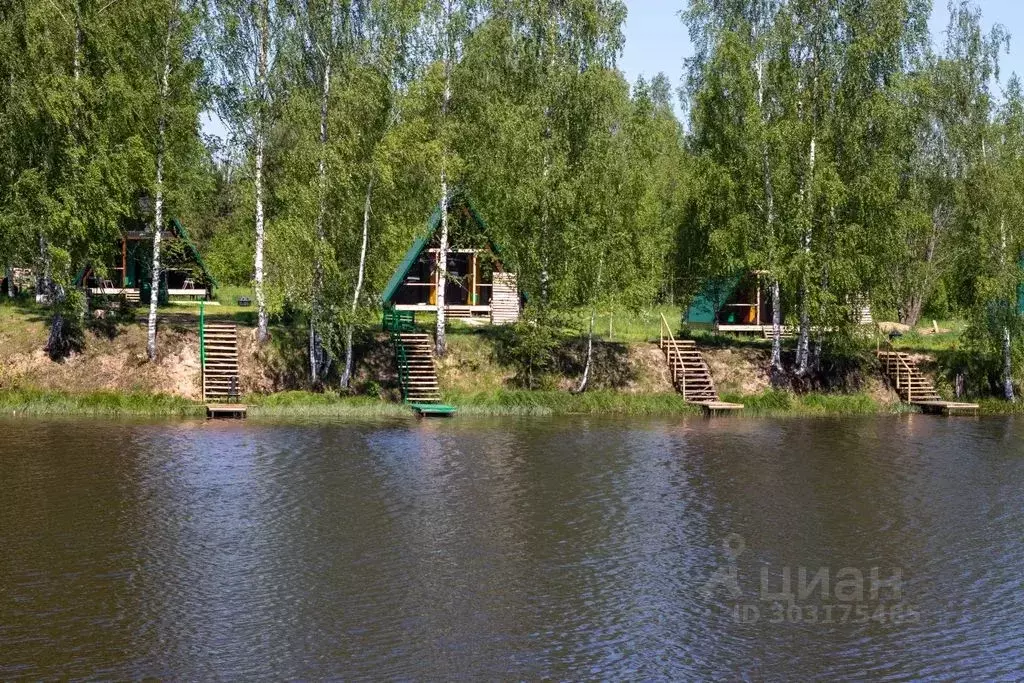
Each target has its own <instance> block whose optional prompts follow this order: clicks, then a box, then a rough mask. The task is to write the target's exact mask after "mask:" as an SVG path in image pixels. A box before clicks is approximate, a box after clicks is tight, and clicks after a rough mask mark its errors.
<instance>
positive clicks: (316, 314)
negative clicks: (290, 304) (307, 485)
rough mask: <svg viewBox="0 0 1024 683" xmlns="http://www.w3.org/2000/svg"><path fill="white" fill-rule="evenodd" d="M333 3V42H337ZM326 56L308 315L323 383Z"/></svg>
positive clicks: (315, 370) (313, 359)
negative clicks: (314, 244) (310, 295)
mask: <svg viewBox="0 0 1024 683" xmlns="http://www.w3.org/2000/svg"><path fill="white" fill-rule="evenodd" d="M333 17H334V3H333V2H332V3H331V41H330V42H331V43H332V44H333V42H334V20H333ZM330 47H331V46H330V45H329V46H328V49H327V51H326V53H325V55H324V70H323V84H322V87H321V90H320V159H319V160H318V162H317V180H318V183H317V185H318V194H319V196H318V198H317V199H318V202H319V205H318V207H317V213H316V248H315V249H314V250H313V293H312V294H313V295H312V297H311V298H310V316H309V381H310V383H311V384H312V385H313V386H316V385H318V384H319V383H320V381H321V379H322V375H323V373H324V365H325V363H324V360H325V355H326V354H325V352H324V345H323V336H322V334H321V331H320V330H321V326H322V325H323V320H322V318H323V289H324V261H323V258H324V255H323V252H324V247H325V244H326V241H327V238H326V232H325V228H324V220H325V217H326V215H327V141H328V129H327V123H328V120H327V113H328V104H329V101H330V94H331V49H330Z"/></svg>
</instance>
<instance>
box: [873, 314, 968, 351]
mask: <svg viewBox="0 0 1024 683" xmlns="http://www.w3.org/2000/svg"><path fill="white" fill-rule="evenodd" d="M938 324H939V329H944V330H949V332H942V333H940V334H921V332H919V331H918V329H926V328H928V327H930V325H931V321H930V320H929V321H922V324H921V325H919V327H918V329H914V330H910V331H909V332H906V333H904V334H903V335H902V336H899V337H896V338H895V339H893V340H892V346H893V348H895V349H899V350H901V351H925V352H928V351H950V350H953V349H956V348H958V347H959V345H960V338H961V336H962V335H963V332H964V330H965V329H966V327H967V323H965V322H964V321H962V320H939V321H938Z"/></svg>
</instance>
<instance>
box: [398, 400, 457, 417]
mask: <svg viewBox="0 0 1024 683" xmlns="http://www.w3.org/2000/svg"><path fill="white" fill-rule="evenodd" d="M409 407H410V408H412V409H413V410H415V411H416V413H417V414H419V415H420V416H421V417H451V416H452V415H454V414H455V413H456V411H457V410H458V408H456V407H455V406H448V405H444V404H443V403H410V404H409Z"/></svg>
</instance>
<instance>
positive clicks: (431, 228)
mask: <svg viewBox="0 0 1024 683" xmlns="http://www.w3.org/2000/svg"><path fill="white" fill-rule="evenodd" d="M458 204H465V206H466V208H467V209H469V215H470V217H471V218H472V219H473V221H474V222H475V223H476V224H477V227H479V228H480V232H482V233H483V235H484V237H486V238H487V244H488V246H490V248H491V251H493V252H494V253H495V254H497V255H498V256H501V249H500V248H499V247H498V245H497V244H495V243H494V240H492V239H491V237H490V235H488V234H487V233H488V228H487V223H486V222H485V221H484V219H483V218H481V216H480V213H479V212H478V211H477V210H476V207H475V206H473V202H472V201H471V200H470V199H469V197H466V196H465V195H457V196H454V197H452V198H451V200H450V201H449V202H448V208H449V210H451V208H452V207H453V206H457V205H458ZM440 226H441V207H440V206H435V207H434V211H433V212H432V213H431V214H430V218H429V219H428V220H427V231H426V234H424V235H422V236H420V237H419V238H417V240H416V241H415V242H413V244H412V246H411V247H409V251H407V252H405V256H404V257H403V258H402V261H401V263H399V264H398V267H397V268H395V272H394V273H392V275H391V279H390V280H388V284H387V285H386V286H385V287H384V292H383V294H381V297H380V300H381V303H385V304H386V303H388V302H390V301H391V299H392V297H394V296H395V293H396V292H398V288H399V287H401V286H402V282H403V281H404V280H405V276H406V275H408V274H409V270H410V269H411V268H412V266H413V264H414V263H416V259H418V258H419V257H420V254H421V253H423V250H424V249H425V248H426V246H427V245H428V244H429V243H430V239H431V238H432V237H433V236H434V233H435V232H437V229H438V228H439V227H440Z"/></svg>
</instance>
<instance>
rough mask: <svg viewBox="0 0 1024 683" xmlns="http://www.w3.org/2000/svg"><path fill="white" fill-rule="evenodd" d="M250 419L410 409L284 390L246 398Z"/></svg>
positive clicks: (407, 411)
mask: <svg viewBox="0 0 1024 683" xmlns="http://www.w3.org/2000/svg"><path fill="white" fill-rule="evenodd" d="M246 402H247V404H248V406H249V415H250V416H252V417H387V416H395V415H409V414H410V410H411V409H410V408H409V407H408V406H405V405H402V404H400V403H390V402H388V401H384V400H382V399H379V398H372V397H369V396H341V395H339V394H335V393H331V392H328V393H323V394H315V393H312V392H308V391H285V392H281V393H278V394H269V395H266V396H247V397H246Z"/></svg>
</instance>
